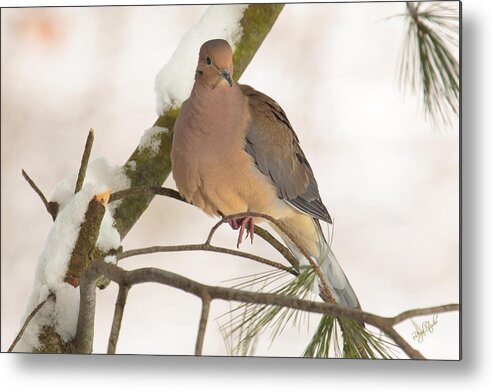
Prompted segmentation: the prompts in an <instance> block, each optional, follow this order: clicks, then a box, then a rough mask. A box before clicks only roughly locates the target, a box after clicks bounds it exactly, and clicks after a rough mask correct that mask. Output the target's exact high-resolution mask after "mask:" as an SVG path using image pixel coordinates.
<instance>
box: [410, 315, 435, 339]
mask: <svg viewBox="0 0 493 392" xmlns="http://www.w3.org/2000/svg"><path fill="white" fill-rule="evenodd" d="M413 323H414V321H413ZM437 324H438V315H436V314H435V315H434V316H433V319H432V320H431V321H423V323H422V324H421V327H419V326H418V325H417V324H416V323H414V326H415V328H416V330H415V331H414V332H413V340H416V341H418V343H421V342H422V341H423V339H424V337H425V335H426V334H427V333H428V332H429V333H432V332H433V328H434V327H435V325H437Z"/></svg>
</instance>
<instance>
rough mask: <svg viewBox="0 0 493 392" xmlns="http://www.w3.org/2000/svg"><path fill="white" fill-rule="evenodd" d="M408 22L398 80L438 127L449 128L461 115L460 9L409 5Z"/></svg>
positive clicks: (419, 4) (423, 4)
mask: <svg viewBox="0 0 493 392" xmlns="http://www.w3.org/2000/svg"><path fill="white" fill-rule="evenodd" d="M406 11H407V12H406V13H405V14H404V15H403V16H404V17H405V19H406V21H407V23H408V26H407V32H406V37H405V41H404V48H403V51H402V57H401V62H400V71H399V81H400V86H401V89H403V90H404V91H405V90H406V87H407V86H408V85H410V87H411V90H412V91H413V93H417V94H419V95H420V96H421V98H422V102H423V106H424V114H425V117H426V118H431V119H432V121H433V122H434V123H435V124H436V125H438V124H440V123H442V124H444V125H450V124H451V121H452V119H453V118H454V117H455V116H456V115H457V113H458V112H459V62H458V60H457V58H456V56H454V54H453V52H452V50H453V48H456V47H458V42H459V16H458V12H457V10H455V9H453V8H451V7H449V6H447V5H444V4H442V3H413V2H407V3H406Z"/></svg>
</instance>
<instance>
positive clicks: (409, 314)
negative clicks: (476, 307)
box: [390, 304, 458, 325]
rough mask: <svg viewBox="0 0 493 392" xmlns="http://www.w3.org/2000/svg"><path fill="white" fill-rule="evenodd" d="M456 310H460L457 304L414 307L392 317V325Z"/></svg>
mask: <svg viewBox="0 0 493 392" xmlns="http://www.w3.org/2000/svg"><path fill="white" fill-rule="evenodd" d="M454 310H458V309H457V308H456V305H455V304H450V305H441V306H435V307H433V308H422V309H412V310H407V311H405V312H402V313H401V314H398V315H397V316H395V317H392V318H390V321H391V323H392V325H396V324H399V323H400V322H402V321H405V320H408V319H410V318H413V317H418V316H429V315H430V314H435V313H443V312H450V311H454Z"/></svg>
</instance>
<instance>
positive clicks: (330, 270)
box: [276, 214, 361, 309]
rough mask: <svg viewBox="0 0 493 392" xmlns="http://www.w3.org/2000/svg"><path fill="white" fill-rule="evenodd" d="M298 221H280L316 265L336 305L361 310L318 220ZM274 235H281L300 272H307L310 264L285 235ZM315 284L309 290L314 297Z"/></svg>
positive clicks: (315, 282) (316, 286)
mask: <svg viewBox="0 0 493 392" xmlns="http://www.w3.org/2000/svg"><path fill="white" fill-rule="evenodd" d="M300 215H301V214H300ZM300 218H301V217H300V216H299V215H298V217H296V219H293V218H291V219H285V220H282V221H283V223H285V224H286V226H287V227H288V229H289V230H290V231H291V232H292V233H293V234H294V235H295V236H296V237H297V238H298V239H299V240H300V242H301V244H302V245H303V246H304V247H305V248H306V250H307V251H308V253H309V254H310V255H311V256H312V257H313V258H314V259H315V261H316V262H317V263H318V265H319V266H320V269H321V270H322V272H323V274H324V276H325V280H326V282H327V283H328V285H329V288H330V290H331V292H332V295H333V296H334V299H335V300H336V301H337V303H338V304H340V305H343V306H347V307H351V308H357V309H361V306H360V303H359V301H358V297H357V296H356V293H355V292H354V290H353V288H352V286H351V283H349V280H348V278H347V277H346V274H345V273H344V271H343V270H342V268H341V266H340V265H339V262H338V261H337V259H336V257H335V255H334V253H333V252H332V250H331V249H330V246H329V244H328V243H327V240H326V239H325V236H324V233H323V231H322V228H321V226H320V224H319V222H318V220H315V219H314V218H311V217H308V216H306V215H304V216H303V218H304V219H300ZM276 231H277V232H278V233H279V234H280V236H281V238H282V239H283V241H284V242H285V243H286V245H287V247H288V248H289V250H290V251H291V252H292V253H293V255H294V256H295V257H296V258H297V259H298V260H299V262H300V268H303V267H305V268H306V266H307V265H309V263H308V261H307V260H306V258H305V257H304V256H303V255H302V253H301V252H300V251H299V249H298V248H297V247H296V246H295V245H294V244H293V243H292V242H291V241H290V240H289V239H288V238H287V236H286V235H285V234H283V233H282V232H281V231H279V230H277V229H276ZM318 284H319V282H318V279H316V280H315V281H314V285H313V287H312V290H313V291H314V292H316V293H318V292H319V289H318Z"/></svg>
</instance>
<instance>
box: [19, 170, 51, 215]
mask: <svg viewBox="0 0 493 392" xmlns="http://www.w3.org/2000/svg"><path fill="white" fill-rule="evenodd" d="M22 176H23V177H24V179H25V180H26V181H27V183H28V184H29V185H30V186H31V188H33V190H34V192H36V193H37V195H38V196H39V197H40V198H41V201H42V202H43V204H44V206H45V208H46V211H48V213H49V214H50V215H51V217H52V218H53V221H54V220H55V219H56V215H57V213H58V203H56V202H54V201H48V200H46V197H45V195H44V194H43V192H41V189H39V188H38V186H37V185H36V183H35V182H34V181H33V180H32V179H31V177H29V176H28V174H27V173H26V172H25V170H22Z"/></svg>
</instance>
